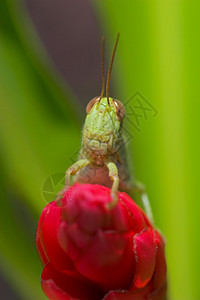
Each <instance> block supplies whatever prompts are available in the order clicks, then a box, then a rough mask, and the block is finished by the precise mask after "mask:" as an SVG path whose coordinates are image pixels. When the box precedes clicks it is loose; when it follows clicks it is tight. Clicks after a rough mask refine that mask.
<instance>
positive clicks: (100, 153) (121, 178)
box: [58, 33, 152, 219]
mask: <svg viewBox="0 0 200 300" xmlns="http://www.w3.org/2000/svg"><path fill="white" fill-rule="evenodd" d="M118 40H119V33H118V35H117V39H116V42H115V46H114V50H113V53H112V58H111V62H110V66H109V71H108V76H107V83H106V97H103V95H104V89H105V77H104V41H105V39H104V38H102V42H101V54H102V91H101V95H100V96H98V97H95V98H93V99H92V100H91V101H90V102H89V103H88V105H87V107H86V113H87V116H86V119H85V124H84V127H83V132H82V147H81V150H80V154H79V158H78V161H77V162H75V163H74V164H73V165H72V166H70V167H69V168H68V169H67V171H66V177H65V179H66V180H65V184H66V188H67V187H68V186H70V184H71V175H73V176H74V180H73V181H74V182H78V183H91V184H96V183H97V184H100V185H104V186H107V187H109V188H111V199H112V200H111V202H110V203H109V205H108V209H112V208H113V207H115V205H116V204H117V201H118V196H117V191H118V190H120V191H125V192H127V193H128V194H129V195H130V196H133V197H134V196H135V194H136V193H139V194H140V198H141V199H142V202H143V208H144V209H145V211H146V213H147V214H148V216H149V217H150V218H151V219H152V213H151V208H150V205H149V202H148V198H147V195H146V193H145V190H144V187H143V186H142V185H141V184H136V183H134V184H131V181H130V176H129V172H128V165H127V160H126V150H125V147H124V139H123V136H122V124H123V119H124V117H125V110H124V106H123V104H122V103H121V102H120V101H119V100H116V99H113V98H110V97H109V82H110V76H111V70H112V65H113V61H114V56H115V52H116V48H117V43H118ZM88 174H89V182H88V176H86V175H88ZM66 188H65V190H66ZM62 193H63V192H62ZM62 193H61V194H62ZM58 198H60V195H59V196H58Z"/></svg>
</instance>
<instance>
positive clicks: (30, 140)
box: [0, 0, 80, 299]
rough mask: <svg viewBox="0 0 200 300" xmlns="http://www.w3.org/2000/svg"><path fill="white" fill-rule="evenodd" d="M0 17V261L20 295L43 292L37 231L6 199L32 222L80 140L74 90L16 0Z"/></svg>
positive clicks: (3, 4)
mask: <svg viewBox="0 0 200 300" xmlns="http://www.w3.org/2000/svg"><path fill="white" fill-rule="evenodd" d="M0 20H1V21H0V22H1V29H0V31H1V34H0V52H1V56H0V64H1V74H2V76H1V82H0V99H1V100H0V101H1V102H0V106H1V108H0V144H1V159H2V161H3V162H4V168H1V175H0V176H1V182H2V195H1V210H0V220H1V226H0V240H1V242H0V264H1V267H2V269H3V270H4V271H5V273H6V274H7V276H8V277H9V278H10V279H11V280H12V281H13V284H14V286H15V287H16V288H17V289H18V290H19V292H20V293H21V296H22V297H23V298H24V299H42V298H43V299H44V298H45V297H44V295H42V293H41V288H40V273H41V270H42V266H41V265H40V262H39V259H38V257H37V254H36V250H35V245H34V239H35V231H32V232H30V234H27V233H26V228H25V226H26V225H22V224H20V218H18V219H17V218H16V211H13V210H14V209H15V206H13V203H10V200H11V199H14V200H15V197H16V199H18V203H17V204H16V203H15V205H18V206H19V207H24V209H25V210H26V211H27V210H31V211H32V213H33V220H32V221H33V224H35V227H34V228H35V229H36V220H39V215H40V213H41V211H42V208H43V207H44V206H45V205H46V203H45V201H44V199H43V198H42V190H41V189H42V184H43V182H44V181H45V179H46V177H47V176H49V175H50V174H54V173H57V172H64V171H65V170H66V168H67V166H68V165H69V164H70V157H73V156H74V152H76V151H77V149H78V148H79V147H80V145H79V139H80V125H79V121H78V119H80V114H79V111H78V109H75V106H76V102H75V97H74V95H73V94H72V93H71V92H70V91H67V90H65V89H64V88H63V86H62V84H61V83H60V82H59V80H58V79H57V78H58V77H59V76H58V74H56V71H55V70H54V68H53V67H52V66H51V64H50V63H49V62H48V59H47V58H45V55H46V54H45V51H44V50H43V48H42V47H41V45H40V42H39V41H38V40H37V37H36V35H35V32H34V30H33V29H32V27H31V24H29V19H28V17H27V16H26V11H25V10H24V7H23V6H22V5H21V2H18V1H9V0H7V1H6V0H3V1H1V16H0ZM53 72H54V73H55V75H53ZM72 101H73V102H74V103H73V102H72ZM5 179H6V180H5ZM4 190H6V192H4V193H3V191H4ZM8 195H9V197H8ZM9 199H10V200H9ZM25 224H26V223H25ZM29 235H30V236H29ZM30 291H31V292H30Z"/></svg>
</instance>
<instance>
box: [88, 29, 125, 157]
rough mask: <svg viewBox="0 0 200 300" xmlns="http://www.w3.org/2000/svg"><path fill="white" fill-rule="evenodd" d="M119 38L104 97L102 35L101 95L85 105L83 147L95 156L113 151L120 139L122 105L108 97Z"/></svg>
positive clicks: (122, 116)
mask: <svg viewBox="0 0 200 300" xmlns="http://www.w3.org/2000/svg"><path fill="white" fill-rule="evenodd" d="M118 39H119V33H118V34H117V39H116V42H115V46H114V50H113V53H112V58H111V62H110V66H109V71H108V77H107V82H106V97H103V95H104V89H105V77H104V40H105V39H104V37H103V38H102V40H101V41H102V42H101V53H102V91H101V96H99V97H95V98H93V99H92V100H91V101H90V102H89V103H88V105H87V107H86V113H87V116H86V120H85V125H84V128H83V143H84V147H86V148H87V149H89V150H90V151H92V152H94V153H95V155H97V156H103V155H106V154H110V153H114V152H116V151H117V150H118V148H119V146H120V141H121V126H122V121H123V119H124V115H125V112H124V106H123V104H122V103H121V102H120V101H119V100H115V99H113V98H110V97H109V82H110V75H111V70H112V65H113V60H114V56H115V51H116V48H117V43H118Z"/></svg>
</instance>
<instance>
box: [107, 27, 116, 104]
mask: <svg viewBox="0 0 200 300" xmlns="http://www.w3.org/2000/svg"><path fill="white" fill-rule="evenodd" d="M118 40H119V32H118V34H117V38H116V42H115V46H114V50H113V53H112V58H111V61H110V66H109V71H108V77H107V82H106V97H107V101H108V104H110V101H109V83H110V75H111V71H112V66H113V61H114V57H115V52H116V48H117V43H118Z"/></svg>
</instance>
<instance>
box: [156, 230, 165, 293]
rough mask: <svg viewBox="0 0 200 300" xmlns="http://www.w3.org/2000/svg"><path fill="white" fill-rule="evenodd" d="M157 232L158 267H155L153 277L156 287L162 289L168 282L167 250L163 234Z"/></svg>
mask: <svg viewBox="0 0 200 300" xmlns="http://www.w3.org/2000/svg"><path fill="white" fill-rule="evenodd" d="M155 233H156V238H155V242H156V248H157V253H156V268H155V275H154V278H153V284H154V288H155V289H160V288H161V287H163V286H164V285H165V284H166V272H167V266H166V260H165V252H164V241H163V239H162V236H161V235H160V234H159V233H158V231H155Z"/></svg>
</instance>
